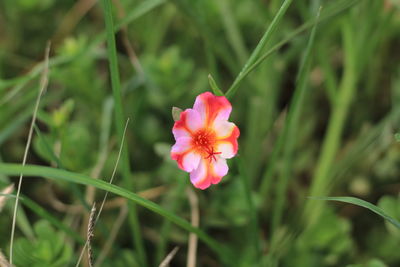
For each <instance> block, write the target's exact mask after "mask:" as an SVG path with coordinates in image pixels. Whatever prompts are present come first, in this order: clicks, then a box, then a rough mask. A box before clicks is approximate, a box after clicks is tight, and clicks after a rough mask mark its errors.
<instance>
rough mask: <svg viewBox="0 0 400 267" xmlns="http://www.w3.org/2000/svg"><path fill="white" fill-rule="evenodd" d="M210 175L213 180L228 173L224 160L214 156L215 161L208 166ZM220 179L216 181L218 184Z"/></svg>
mask: <svg viewBox="0 0 400 267" xmlns="http://www.w3.org/2000/svg"><path fill="white" fill-rule="evenodd" d="M210 166H211V168H210V170H211V175H212V176H213V177H214V178H222V177H223V176H225V175H226V174H227V173H228V170H229V168H228V165H227V164H226V160H225V159H224V158H222V157H220V156H216V157H215V160H213V161H212V162H211V164H210ZM220 180H221V179H219V180H218V182H219V181H220Z"/></svg>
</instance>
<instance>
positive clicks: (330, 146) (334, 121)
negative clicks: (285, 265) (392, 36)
mask: <svg viewBox="0 0 400 267" xmlns="http://www.w3.org/2000/svg"><path fill="white" fill-rule="evenodd" d="M346 22H347V23H346ZM351 27H352V26H351V23H348V21H345V23H343V26H342V30H343V31H342V34H343V42H344V53H345V63H344V76H343V79H342V81H341V84H340V88H339V90H338V94H337V99H336V101H335V102H334V104H335V105H334V107H333V111H332V115H331V117H330V120H329V124H328V129H327V133H326V135H325V138H324V142H323V145H322V150H321V154H320V157H319V160H318V163H317V169H316V171H315V174H314V178H313V180H312V181H313V182H312V185H311V189H310V194H309V195H310V196H324V195H325V194H326V193H327V185H328V184H329V179H328V178H329V173H330V171H331V169H332V167H333V166H332V165H333V162H334V159H335V156H336V154H337V151H338V148H339V146H340V139H341V136H342V133H343V128H344V123H345V121H346V118H347V116H348V113H349V107H350V104H351V101H352V100H353V98H354V94H355V89H356V82H357V76H356V55H357V51H356V48H355V45H354V29H353V28H351ZM322 207H323V202H320V201H308V202H307V204H306V208H305V214H304V215H305V219H306V220H307V221H308V225H312V224H313V223H314V222H315V221H316V220H317V219H318V217H319V216H320V213H321V210H322Z"/></svg>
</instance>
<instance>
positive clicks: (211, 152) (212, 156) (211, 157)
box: [206, 147, 222, 163]
mask: <svg viewBox="0 0 400 267" xmlns="http://www.w3.org/2000/svg"><path fill="white" fill-rule="evenodd" d="M207 153H208V156H207V157H206V159H209V160H210V163H211V162H212V160H214V161H217V158H216V157H215V155H219V154H221V153H222V152H214V148H213V147H211V149H208V151H207Z"/></svg>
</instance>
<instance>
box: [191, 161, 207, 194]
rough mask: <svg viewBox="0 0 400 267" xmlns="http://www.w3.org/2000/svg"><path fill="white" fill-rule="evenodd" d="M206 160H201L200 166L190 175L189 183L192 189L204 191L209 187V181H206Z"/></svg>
mask: <svg viewBox="0 0 400 267" xmlns="http://www.w3.org/2000/svg"><path fill="white" fill-rule="evenodd" d="M208 173H209V170H208V160H206V159H201V160H200V164H199V166H198V167H197V169H195V170H194V171H192V172H191V173H190V181H191V182H192V184H193V185H194V187H196V188H199V189H202V190H204V189H206V188H207V187H209V186H210V185H211V181H210V180H209V179H208Z"/></svg>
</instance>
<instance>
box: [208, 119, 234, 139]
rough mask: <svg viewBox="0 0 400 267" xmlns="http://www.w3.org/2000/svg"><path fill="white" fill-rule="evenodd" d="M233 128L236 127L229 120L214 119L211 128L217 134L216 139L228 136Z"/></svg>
mask: <svg viewBox="0 0 400 267" xmlns="http://www.w3.org/2000/svg"><path fill="white" fill-rule="evenodd" d="M235 128H237V127H236V125H235V124H234V123H233V122H229V121H219V120H216V121H214V124H213V129H214V131H215V134H216V135H217V139H225V138H228V137H229V136H230V135H231V134H232V133H233V131H234V130H235Z"/></svg>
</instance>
